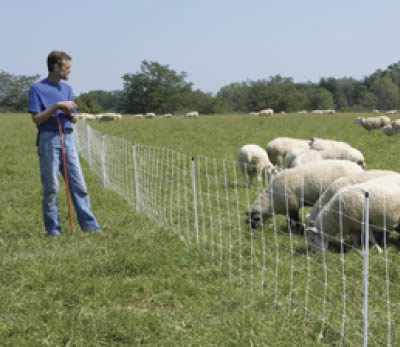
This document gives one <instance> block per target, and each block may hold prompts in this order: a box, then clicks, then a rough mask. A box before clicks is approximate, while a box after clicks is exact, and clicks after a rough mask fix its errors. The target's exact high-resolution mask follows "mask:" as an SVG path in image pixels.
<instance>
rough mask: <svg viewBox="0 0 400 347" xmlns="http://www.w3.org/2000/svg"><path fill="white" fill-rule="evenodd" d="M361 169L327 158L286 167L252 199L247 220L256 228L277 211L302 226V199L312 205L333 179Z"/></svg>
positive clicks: (297, 225) (353, 164)
mask: <svg viewBox="0 0 400 347" xmlns="http://www.w3.org/2000/svg"><path fill="white" fill-rule="evenodd" d="M362 171H363V169H362V168H361V167H360V166H359V165H357V164H355V163H353V162H350V161H347V160H325V161H324V162H323V163H322V162H316V163H312V164H310V165H304V166H299V167H296V168H294V169H286V170H283V171H281V172H279V173H278V174H276V176H275V177H274V178H273V179H272V181H271V183H270V184H269V186H268V188H267V189H266V190H265V191H263V192H262V193H261V194H260V195H259V196H258V198H257V199H256V200H255V201H254V202H253V204H252V206H251V210H250V211H248V212H247V213H246V214H247V221H246V223H247V224H250V225H251V227H252V228H255V227H257V226H258V225H260V224H262V222H263V221H265V220H267V219H268V218H270V217H272V216H273V215H274V214H278V215H286V214H288V215H289V218H290V220H291V221H292V222H294V226H296V227H298V228H299V226H300V225H299V209H300V208H301V207H302V204H303V203H304V206H312V205H313V204H314V203H315V202H316V201H317V200H318V199H319V197H320V194H321V192H322V191H324V190H325V189H327V188H328V187H329V185H330V184H331V183H332V182H333V181H335V180H336V179H338V178H339V177H343V176H348V175H351V174H354V173H356V172H362ZM303 191H304V196H303ZM286 199H287V204H286ZM286 206H288V208H286Z"/></svg>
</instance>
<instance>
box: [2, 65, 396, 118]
mask: <svg viewBox="0 0 400 347" xmlns="http://www.w3.org/2000/svg"><path fill="white" fill-rule="evenodd" d="M39 78H40V75H33V76H24V75H22V76H17V75H13V74H10V73H7V72H5V71H0V112H24V111H26V108H27V102H28V91H29V88H30V85H31V84H32V83H33V82H34V81H36V80H38V79H39ZM122 80H123V88H122V90H114V91H104V90H93V91H90V92H88V93H82V94H80V95H79V96H77V97H76V98H75V101H76V103H77V104H78V106H79V111H80V112H88V113H100V112H104V111H116V112H121V113H131V114H137V113H147V112H154V113H157V114H163V113H183V112H187V111H192V110H196V111H198V112H200V113H203V114H214V113H234V112H238V113H239V112H242V113H248V112H257V111H259V110H262V109H265V108H272V109H273V110H274V111H275V112H282V111H284V112H297V111H300V110H308V111H310V110H315V109H334V110H336V111H339V112H341V111H342V112H352V111H354V112H360V111H361V112H362V111H366V112H368V111H372V110H374V109H378V110H391V109H400V61H399V62H397V63H395V64H392V65H389V66H388V67H387V68H386V69H384V70H381V69H379V70H376V71H375V72H374V73H372V74H371V75H369V76H366V77H364V78H363V79H362V80H356V79H354V78H352V77H344V78H333V77H327V78H325V77H324V78H321V79H320V81H319V82H318V83H314V82H302V83H296V82H294V81H293V79H292V78H290V77H282V76H281V75H275V76H271V77H269V78H267V79H259V80H255V81H252V80H247V81H242V82H234V83H231V84H229V85H226V86H223V87H222V88H221V89H220V90H219V91H218V93H216V94H215V95H213V94H212V93H205V92H203V91H201V90H199V89H194V88H193V83H192V82H188V81H187V74H186V73H185V72H180V73H178V72H176V71H175V70H173V69H171V68H170V66H169V65H162V64H160V63H158V62H153V61H147V60H143V62H142V64H141V66H140V69H139V71H137V72H136V73H126V74H124V75H123V76H122Z"/></svg>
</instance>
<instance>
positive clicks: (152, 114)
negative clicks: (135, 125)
mask: <svg viewBox="0 0 400 347" xmlns="http://www.w3.org/2000/svg"><path fill="white" fill-rule="evenodd" d="M145 117H146V119H153V118H156V114H155V113H151V112H149V113H146V115H145Z"/></svg>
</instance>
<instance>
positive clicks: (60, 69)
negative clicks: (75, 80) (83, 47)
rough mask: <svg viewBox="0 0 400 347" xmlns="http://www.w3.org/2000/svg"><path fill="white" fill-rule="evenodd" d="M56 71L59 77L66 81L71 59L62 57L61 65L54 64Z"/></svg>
mask: <svg viewBox="0 0 400 347" xmlns="http://www.w3.org/2000/svg"><path fill="white" fill-rule="evenodd" d="M56 71H57V73H58V77H59V78H60V79H62V80H65V81H67V80H68V77H69V74H70V73H71V60H66V59H64V60H63V62H62V65H61V66H60V65H56Z"/></svg>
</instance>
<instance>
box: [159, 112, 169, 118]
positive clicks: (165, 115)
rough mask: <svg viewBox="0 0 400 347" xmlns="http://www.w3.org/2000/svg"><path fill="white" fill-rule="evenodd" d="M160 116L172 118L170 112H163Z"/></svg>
mask: <svg viewBox="0 0 400 347" xmlns="http://www.w3.org/2000/svg"><path fill="white" fill-rule="evenodd" d="M161 117H163V118H172V114H171V113H165V114H163V115H162V116H161Z"/></svg>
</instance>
